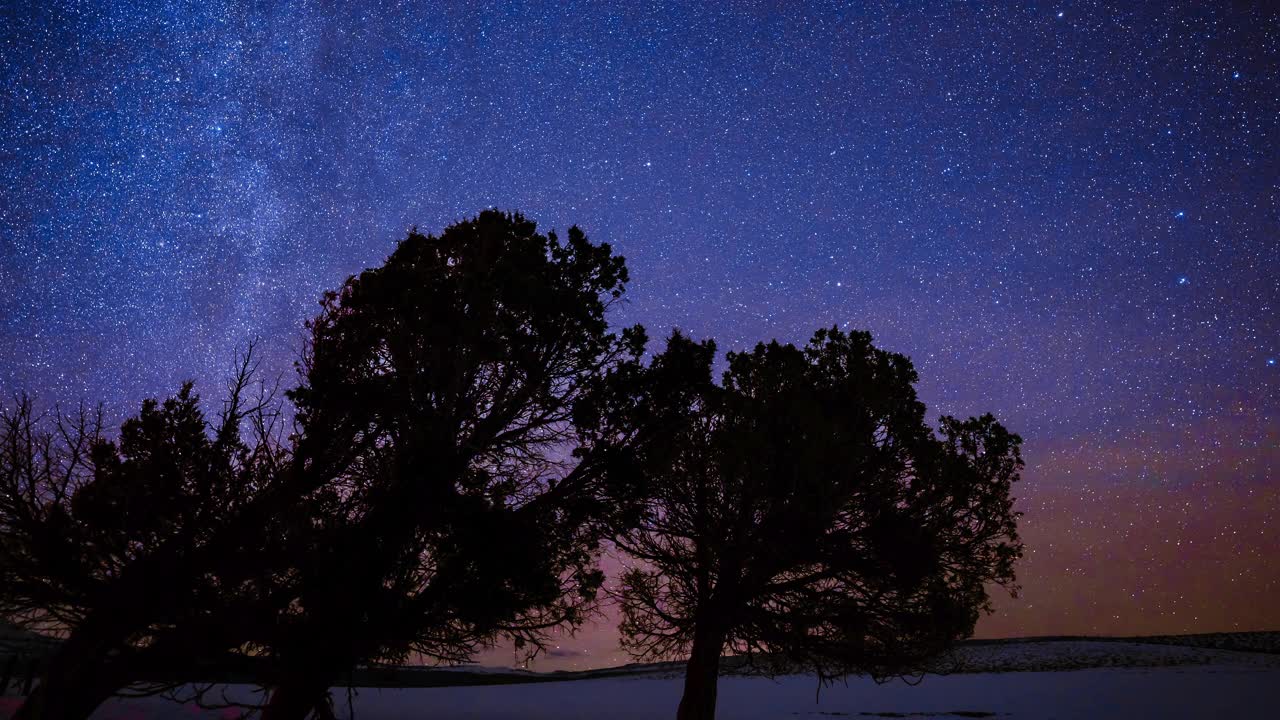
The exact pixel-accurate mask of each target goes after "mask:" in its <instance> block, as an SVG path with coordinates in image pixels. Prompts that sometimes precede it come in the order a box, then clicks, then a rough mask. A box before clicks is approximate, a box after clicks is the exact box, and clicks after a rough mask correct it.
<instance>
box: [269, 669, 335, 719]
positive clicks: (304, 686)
mask: <svg viewBox="0 0 1280 720" xmlns="http://www.w3.org/2000/svg"><path fill="white" fill-rule="evenodd" d="M334 682H336V680H335V677H334V676H333V675H332V674H331V673H329V672H326V671H324V670H314V671H309V672H302V673H298V674H290V675H288V676H286V677H285V678H282V679H281V681H280V683H279V684H278V685H276V686H275V687H274V688H273V689H272V690H271V698H270V699H269V700H267V704H266V706H265V707H263V708H262V720H304V718H306V717H307V716H308V715H310V714H311V712H312V711H313V710H317V709H320V708H323V710H321V712H320V716H321V717H324V716H325V712H326V711H327V710H328V707H329V688H330V687H333V683H334Z"/></svg>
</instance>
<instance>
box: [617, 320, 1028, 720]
mask: <svg viewBox="0 0 1280 720" xmlns="http://www.w3.org/2000/svg"><path fill="white" fill-rule="evenodd" d="M714 355H715V346H714V344H713V343H710V342H705V343H701V344H699V343H694V342H693V341H691V340H689V339H688V338H686V337H684V336H682V335H680V334H679V333H677V334H675V335H673V336H672V337H671V339H670V340H669V342H668V344H667V348H666V350H665V352H663V353H661V354H660V355H658V356H657V357H656V358H654V360H653V362H652V363H651V365H650V367H649V368H648V370H647V372H644V373H640V374H637V375H636V376H634V377H632V378H631V380H630V383H629V387H630V390H629V395H628V394H627V392H620V394H619V396H618V398H615V399H614V400H613V402H612V405H611V408H612V410H611V411H612V412H614V413H623V414H624V415H625V414H630V415H632V416H633V417H635V418H636V419H635V420H634V422H646V423H648V422H653V421H654V420H655V419H657V420H660V421H661V422H662V423H663V424H665V425H666V426H667V427H668V429H669V432H670V435H669V437H668V438H667V439H666V441H664V442H662V443H651V444H643V445H640V446H637V451H636V453H635V461H636V463H637V469H638V470H639V471H640V472H641V473H642V474H643V476H644V477H645V479H646V483H645V485H646V486H647V488H648V492H649V495H650V504H649V507H648V510H647V512H646V513H645V515H644V517H643V519H642V520H641V521H640V522H639V523H636V524H634V525H633V526H631V527H629V528H626V529H625V530H624V531H623V532H622V533H620V535H619V537H618V540H617V542H618V545H619V547H620V548H621V549H623V550H624V551H625V552H626V553H628V554H630V555H631V556H632V557H634V558H635V559H636V560H637V564H636V565H635V566H634V567H633V568H632V569H631V570H629V571H628V572H627V573H626V575H625V577H624V578H623V583H622V587H621V592H620V597H621V601H622V612H623V621H622V632H623V635H624V644H625V645H626V646H627V647H628V649H629V650H630V651H631V652H632V653H634V654H635V655H637V656H641V657H665V656H675V655H681V654H685V653H688V656H689V660H688V668H687V673H686V677H685V686H684V694H683V697H682V698H681V701H680V706H679V711H678V717H679V718H680V719H681V720H707V719H710V718H712V717H714V714H715V703H716V678H717V674H718V670H719V664H720V657H721V653H722V652H724V651H726V650H727V651H731V652H734V653H737V654H740V655H744V656H746V657H745V660H746V662H747V663H748V666H749V667H751V668H753V669H755V670H757V671H760V672H764V673H774V672H779V671H782V670H784V669H787V670H793V669H798V668H806V669H809V670H812V671H814V672H816V673H817V674H818V676H819V677H820V678H821V679H822V680H823V681H827V680H830V679H832V678H836V677H841V676H844V675H847V674H851V673H868V674H871V675H872V676H875V677H877V678H881V677H888V676H895V675H900V674H905V673H909V672H913V671H917V670H919V669H920V668H921V666H922V663H923V662H924V661H925V660H926V659H928V658H930V657H932V656H934V655H936V654H937V653H939V652H941V651H942V650H944V649H945V648H946V647H947V646H948V645H949V644H950V643H952V642H953V641H955V640H956V639H958V638H963V637H965V636H967V635H969V634H970V633H971V632H972V630H973V627H974V623H975V622H976V620H977V618H978V616H979V613H980V612H981V611H983V610H984V609H988V610H989V601H988V596H987V591H986V586H987V584H989V583H995V584H1000V585H1005V586H1007V587H1009V588H1012V587H1013V585H1012V583H1013V580H1014V568H1013V565H1014V561H1015V560H1016V559H1017V558H1018V557H1019V556H1020V554H1021V549H1022V546H1021V543H1020V541H1019V539H1018V536H1017V532H1016V527H1015V521H1016V515H1017V513H1015V512H1014V511H1013V509H1012V498H1011V497H1010V485H1011V483H1013V482H1014V481H1015V480H1017V478H1018V473H1019V469H1020V468H1021V466H1022V462H1021V459H1020V455H1019V445H1020V442H1021V440H1020V439H1019V438H1018V436H1016V435H1013V434H1011V433H1009V432H1008V431H1006V430H1005V429H1004V428H1003V427H1002V426H1001V425H1000V424H999V423H997V422H996V421H995V420H994V419H993V418H992V417H991V416H989V415H986V416H983V417H980V418H975V419H970V420H967V421H960V420H956V419H953V418H949V417H944V418H943V419H942V422H941V427H940V428H939V430H938V432H936V433H935V432H933V431H932V430H930V428H929V427H928V426H927V425H926V423H925V419H924V415H925V408H924V406H923V405H922V404H921V403H920V402H919V401H918V400H917V398H916V394H915V390H914V387H913V384H914V383H915V381H916V372H915V370H914V369H913V368H912V365H911V363H910V361H909V360H908V359H907V358H906V357H904V356H902V355H897V354H893V353H889V352H885V351H883V350H879V349H877V348H875V347H874V346H873V345H872V343H871V338H870V336H869V335H868V334H866V333H860V332H854V333H848V334H846V333H843V332H840V331H839V330H836V329H832V330H824V331H820V332H818V333H817V334H816V335H815V336H814V338H813V340H812V342H810V344H809V345H808V346H807V347H805V348H804V349H798V348H796V347H794V346H792V345H782V344H778V343H777V342H773V343H770V344H767V345H765V344H761V345H758V346H757V347H756V348H755V349H754V350H752V351H751V352H743V353H730V354H729V355H728V369H727V371H726V372H725V373H724V376H723V380H722V382H721V383H720V384H716V383H714V382H713V381H712V364H713V361H714ZM628 397H629V398H630V399H629V400H628V399H627V398H628ZM626 422H633V421H624V423H623V424H626Z"/></svg>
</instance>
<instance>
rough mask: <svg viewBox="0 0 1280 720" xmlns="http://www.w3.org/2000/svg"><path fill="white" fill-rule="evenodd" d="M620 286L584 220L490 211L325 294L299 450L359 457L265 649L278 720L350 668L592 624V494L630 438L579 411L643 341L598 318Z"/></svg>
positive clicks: (305, 460)
mask: <svg viewBox="0 0 1280 720" xmlns="http://www.w3.org/2000/svg"><path fill="white" fill-rule="evenodd" d="M626 280H627V272H626V267H625V265H624V264H623V261H622V258H620V257H618V256H616V255H614V254H613V253H612V252H611V250H610V248H609V246H608V245H594V244H592V243H590V242H589V241H588V240H587V238H586V237H585V236H584V235H583V233H582V232H581V231H579V230H578V229H577V228H571V229H570V230H569V232H568V235H567V238H566V239H565V240H561V239H560V238H559V237H557V236H556V235H555V234H554V233H552V234H549V235H542V234H539V233H538V232H537V231H536V227H535V225H534V223H532V222H530V221H528V220H525V219H524V218H523V217H521V216H519V215H509V214H503V213H499V212H495V211H488V212H483V213H481V214H480V215H479V216H478V217H476V218H475V219H473V220H468V221H465V222H461V223H458V224H455V225H453V226H451V227H449V228H447V229H446V230H445V231H444V232H443V233H442V234H441V235H440V236H439V237H435V236H427V235H422V234H419V233H417V232H413V233H410V235H409V236H408V238H406V239H405V240H404V241H403V242H401V243H400V245H399V247H397V248H396V250H395V252H394V253H392V255H391V256H390V257H389V258H388V259H387V261H386V262H385V263H384V264H383V265H382V266H381V267H378V268H375V269H371V270H367V271H365V272H363V273H361V274H360V275H358V276H355V277H352V278H350V279H349V280H348V281H347V282H346V284H345V285H344V286H343V287H342V288H341V290H339V291H337V292H334V293H330V294H328V295H327V296H326V297H325V299H324V301H323V304H322V305H323V309H322V312H321V313H320V315H319V316H318V317H317V318H316V319H315V320H314V321H313V322H311V323H310V329H311V341H310V347H309V349H308V353H307V355H306V359H305V361H304V363H303V368H302V369H303V373H304V379H303V384H302V386H301V387H299V388H298V389H297V390H296V391H294V392H292V393H291V397H292V398H293V399H294V401H295V403H296V405H297V408H298V420H299V423H300V434H299V442H298V444H297V446H296V449H295V457H296V458H297V460H298V461H299V462H300V463H302V464H303V466H304V467H305V469H304V471H307V472H311V471H313V470H312V469H311V468H312V466H313V465H316V464H318V463H319V462H320V460H316V459H313V458H325V457H327V454H328V452H329V449H330V448H333V447H343V448H353V449H354V452H353V453H352V460H351V461H350V462H347V463H345V464H344V465H343V467H341V468H338V469H337V470H338V471H337V472H336V473H332V474H333V478H334V482H333V485H332V488H333V492H332V494H331V497H330V507H329V509H328V511H327V512H326V513H324V514H323V517H325V518H326V520H325V521H324V522H323V523H322V524H321V525H320V526H318V527H317V532H316V542H315V545H314V549H313V551H312V552H311V554H310V555H309V556H308V557H307V558H306V560H305V562H304V563H303V564H302V565H301V567H300V568H299V572H300V576H301V590H300V593H299V597H298V602H297V604H296V613H294V614H290V615H287V616H285V617H284V618H283V619H282V622H281V623H280V628H279V632H278V633H277V634H276V635H275V636H274V637H273V638H272V639H271V641H270V643H269V648H270V650H271V652H272V653H273V654H274V656H275V657H276V658H278V659H279V661H280V663H281V665H282V667H283V668H284V671H283V672H282V673H281V674H280V676H279V677H276V678H273V679H272V681H271V682H270V684H271V685H273V687H274V690H273V693H272V696H271V699H270V701H269V702H268V704H267V706H266V708H265V711H264V713H265V717H266V718H267V719H268V720H278V719H279V718H299V717H302V716H303V715H305V714H306V713H307V712H308V711H309V710H310V709H311V708H312V707H314V706H316V705H317V703H319V702H322V698H323V697H324V696H325V695H326V693H327V691H328V688H329V687H330V686H331V685H333V684H336V683H338V682H339V681H340V680H341V679H342V678H344V677H345V676H346V673H347V672H348V671H350V670H351V669H352V668H353V667H354V666H355V665H356V664H357V663H362V662H369V661H385V660H397V659H401V658H403V657H405V656H406V655H407V654H409V653H412V652H417V653H421V654H422V655H425V656H427V657H429V658H436V659H445V660H459V659H465V658H467V657H469V656H470V654H471V653H472V652H473V651H474V649H475V648H477V647H478V646H479V645H480V644H481V643H484V642H488V641H489V640H491V639H492V638H494V637H495V636H498V635H508V636H512V637H514V638H516V641H517V643H518V644H519V643H526V642H530V641H531V642H532V643H533V645H532V646H530V647H535V648H536V646H537V643H538V642H539V641H540V640H541V639H542V638H543V636H544V633H545V632H546V631H547V630H549V629H551V628H554V627H559V626H563V625H568V626H574V625H576V624H577V623H578V622H580V621H581V620H582V618H583V613H584V612H585V611H586V610H588V609H589V608H590V606H591V604H592V603H593V601H594V597H595V594H596V590H597V588H598V587H599V585H600V582H601V574H600V572H599V571H598V570H597V569H596V568H595V565H594V553H595V549H596V546H597V542H598V539H599V537H600V536H601V532H602V530H601V529H602V527H603V526H604V525H605V524H606V523H607V522H614V521H616V518H615V517H614V516H615V514H616V512H617V511H618V510H619V509H625V507H626V506H627V504H626V503H625V502H623V503H612V502H604V498H606V497H617V496H618V495H619V492H617V491H610V492H608V493H605V492H604V488H603V487H602V482H603V481H604V480H605V479H607V478H615V479H616V478H618V477H621V476H622V475H624V474H625V471H624V470H623V469H622V467H623V465H624V463H620V462H619V456H620V455H621V454H622V453H623V452H625V447H622V444H620V443H619V442H618V440H619V439H620V435H619V434H616V433H615V434H613V435H611V436H610V437H609V438H608V440H609V442H597V438H596V434H597V433H598V432H599V430H598V429H597V428H596V427H594V426H593V425H591V424H590V423H584V422H575V408H576V407H577V406H578V405H579V404H581V403H583V402H584V401H585V399H586V398H587V397H588V396H589V395H590V393H591V392H592V389H593V388H596V387H598V386H599V385H600V381H601V379H602V378H603V377H604V376H605V375H606V374H607V373H609V372H610V370H611V369H612V368H613V367H615V366H616V365H618V364H619V363H622V362H634V359H635V358H636V356H638V354H639V352H640V350H641V348H642V346H643V334H642V333H641V332H640V331H639V330H636V331H629V332H627V333H624V334H623V336H615V335H613V334H611V333H610V332H609V329H608V326H607V323H606V319H605V314H606V310H607V309H608V308H609V306H610V305H612V304H613V303H614V302H615V301H616V300H617V299H618V298H619V297H620V296H621V294H622V292H623V288H624V284H625V282H626ZM583 417H586V415H583ZM611 467H612V468H613V470H612V471H611V472H606V470H607V469H609V468H611ZM314 472H319V473H320V474H322V475H328V474H331V470H330V469H329V468H324V467H321V468H319V469H318V470H314ZM622 494H625V493H622Z"/></svg>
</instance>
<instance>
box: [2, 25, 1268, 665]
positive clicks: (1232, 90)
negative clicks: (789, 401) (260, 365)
mask: <svg viewBox="0 0 1280 720" xmlns="http://www.w3.org/2000/svg"><path fill="white" fill-rule="evenodd" d="M1265 5H1266V4H1265V3H1257V4H1256V5H1255V6H1254V7H1252V8H1249V7H1248V6H1247V4H1243V3H1236V4H1225V3H1223V4H1219V3H1190V2H1187V3H1116V4H1114V5H1108V4H1103V3H1093V2H1063V3H1033V4H1016V5H1015V4H1012V3H965V4H952V3H929V4H927V5H926V4H922V3H914V2H903V3H873V4H870V5H869V6H867V7H859V8H850V7H845V4H844V3H826V2H813V3H799V2H796V3H777V4H775V3H766V2H757V3H750V2H742V3H739V2H734V3H665V4H644V6H643V7H642V6H641V3H635V2H616V3H609V2H603V3H600V2H592V3H572V2H570V3H545V4H538V3H509V4H495V5H487V6H483V7H481V6H479V5H463V4H459V5H457V6H455V5H454V4H452V3H448V4H445V5H444V6H443V7H437V6H436V5H435V4H434V3H430V4H428V3H422V4H417V3H402V4H396V3H387V4H386V5H385V6H383V7H381V8H380V9H378V10H373V9H370V8H369V7H366V4H364V3H359V4H351V5H349V6H336V7H335V6H330V5H329V4H327V3H315V2H279V3H263V2H254V3H249V2H216V1H215V2H201V3H196V2H192V3H181V2H169V3H148V2H141V1H138V2H124V3H110V2H105V3H64V2H19V3H17V4H16V5H10V6H8V7H7V8H6V9H4V10H2V11H0V85H2V86H3V94H2V98H3V99H0V391H3V392H4V393H5V394H6V395H11V394H12V393H15V392H18V391H20V390H24V389H25V390H28V391H30V392H32V393H34V394H36V395H37V396H38V397H40V398H41V399H43V400H45V401H48V402H53V401H62V402H75V401H77V400H79V399H82V398H83V399H86V400H89V401H98V400H102V401H105V402H106V404H107V408H108V410H109V411H110V412H111V413H113V415H114V416H115V417H123V415H124V413H126V412H128V411H130V410H131V409H132V408H134V407H135V406H136V404H137V403H138V402H139V401H140V399H141V398H143V397H146V396H149V395H158V394H164V393H167V392H171V391H173V390H174V389H175V388H176V387H177V384H178V383H179V382H181V381H182V380H183V379H186V378H194V379H195V380H197V382H198V383H199V385H198V386H199V387H200V388H203V390H204V392H205V394H206V395H208V396H210V397H213V396H216V394H217V392H218V389H219V384H218V380H219V378H221V377H222V376H223V374H224V373H225V371H226V370H227V368H228V366H229V364H230V361H231V357H232V354H233V352H234V351H235V348H236V347H237V346H238V345H242V344H243V343H244V342H246V341H247V340H249V339H250V338H253V337H258V336H260V337H262V338H264V339H265V345H266V348H267V350H268V354H269V359H270V363H271V367H272V368H273V370H274V371H277V372H284V373H287V372H289V368H290V363H291V362H292V360H293V358H294V357H296V355H297V353H298V351H299V348H300V347H301V341H302V333H301V325H302V322H303V320H304V319H306V318H307V317H308V316H310V315H311V314H313V313H314V311H315V310H316V305H315V303H316V300H317V299H318V298H319V295H320V293H321V292H322V291H323V290H324V289H326V288H330V287H334V286H336V285H337V284H339V283H340V282H341V281H342V279H343V278H344V277H345V276H346V275H348V274H350V273H353V272H356V271H358V270H360V269H362V268H364V267H368V266H372V265H376V264H378V263H379V262H381V260H382V259H383V258H384V257H385V256H386V255H387V254H388V252H389V251H390V250H391V248H392V247H393V245H394V243H395V241H396V240H398V239H399V238H401V237H402V236H403V235H404V233H405V232H406V230H407V229H408V228H409V227H411V226H414V225H417V226H418V227H420V228H422V229H423V230H427V231H439V230H440V229H442V228H443V227H444V226H445V225H447V224H449V223H451V222H453V221H456V220H459V219H462V218H464V217H467V216H470V215H473V214H475V213H476V212H477V211H478V210H480V209H481V208H484V207H489V206H497V207H500V208H503V209H518V210H521V211H523V212H524V213H526V214H527V215H528V216H529V217H531V218H533V219H535V220H537V221H539V223H540V225H541V226H542V227H543V228H544V229H549V228H560V229H564V228H566V227H567V226H568V225H571V224H578V225H580V226H581V227H583V228H584V229H585V230H586V232H587V234H588V235H589V236H590V237H591V238H592V239H593V240H596V241H607V242H610V243H612V244H613V245H614V246H615V247H616V248H617V249H618V250H619V251H620V252H621V253H622V254H624V255H625V256H626V257H627V258H628V262H629V265H630V267H631V271H632V276H633V279H634V282H633V283H632V285H631V288H630V291H629V292H628V297H629V302H628V304H627V305H626V307H625V308H623V310H622V311H621V312H620V313H619V315H618V316H617V318H616V320H617V322H619V323H631V322H641V323H644V324H645V325H646V326H648V327H649V329H650V332H651V335H653V336H656V337H661V336H663V335H665V334H666V333H667V332H668V330H669V328H671V327H673V326H678V327H681V328H683V329H685V330H687V331H689V332H691V333H692V334H693V335H694V336H695V337H708V336H710V337H715V338H716V339H717V340H718V341H719V343H720V345H721V347H723V348H741V347H744V346H746V345H748V344H753V343H754V342H755V341H757V340H760V339H768V338H773V337H777V338H779V339H782V340H787V341H794V342H800V341H803V340H805V339H807V337H808V336H809V335H810V334H811V333H812V331H813V330H814V329H816V328H817V327H819V326H823V325H827V326H829V325H832V324H839V325H842V326H846V327H850V328H866V329H869V330H871V331H872V332H873V334H874V335H875V337H876V339H877V342H878V344H880V345H881V346H883V347H886V348H888V349H892V350H896V351H899V352H903V353H905V354H908V355H910V356H911V357H912V358H913V359H914V361H915V363H916V366H917V369H918V370H919V372H920V375H921V384H920V390H921V394H922V396H923V399H924V400H925V401H926V402H927V403H928V405H929V408H930V413H931V415H933V416H936V415H938V414H941V413H954V414H963V415H970V414H977V413H980V412H984V411H988V410H989V411H992V412H994V413H995V414H996V415H997V416H998V417H999V418H1000V419H1001V420H1002V421H1003V422H1005V424H1007V425H1008V426H1009V427H1010V428H1011V429H1013V430H1015V431H1017V432H1019V433H1020V434H1022V435H1023V437H1024V438H1025V441H1026V446H1025V450H1026V457H1027V469H1026V472H1025V474H1024V481H1023V483H1022V484H1021V485H1020V486H1019V487H1017V488H1016V490H1017V494H1018V495H1019V497H1020V500H1019V507H1020V508H1021V509H1022V510H1023V511H1024V512H1025V516H1024V518H1023V522H1022V525H1021V529H1022V533H1023V536H1024V539H1025V540H1026V542H1027V546H1028V554H1027V557H1026V558H1025V559H1024V561H1023V563H1022V565H1021V566H1020V571H1019V580H1020V583H1021V584H1022V586H1023V592H1022V593H1021V596H1020V598H1019V599H1017V600H1001V601H999V602H998V610H999V611H998V612H997V614H996V615H994V616H992V617H990V618H987V619H984V620H983V621H982V622H981V623H980V624H979V633H980V634H985V635H1032V634H1073V633H1109V634H1138V633H1157V632H1158V633H1166V632H1194V631H1223V630H1249V629H1276V628H1278V627H1280V609H1278V608H1280V606H1278V605H1276V604H1275V603H1274V602H1272V600H1273V599H1274V597H1275V595H1276V593H1277V591H1280V562H1277V560H1276V558H1277V556H1278V551H1280V367H1277V358H1280V272H1278V271H1277V268H1278V267H1280V14H1277V11H1275V10H1272V9H1267V8H1266V7H1265ZM565 648H566V649H565V650H563V651H562V652H561V653H559V654H558V656H557V657H553V658H551V659H550V663H551V664H550V665H548V667H556V666H566V667H567V666H582V665H601V664H608V663H611V662H614V661H617V660H620V659H621V656H620V655H618V653H617V651H616V650H615V649H614V648H613V635H612V634H611V630H610V626H609V623H608V622H607V621H606V622H604V623H603V624H602V625H601V627H599V628H596V629H592V630H588V631H586V632H584V634H582V635H580V636H579V638H577V639H575V640H574V641H572V642H571V643H570V642H569V641H566V644H565ZM570 648H571V649H570ZM584 652H585V653H589V654H586V655H584V654H582V653H584Z"/></svg>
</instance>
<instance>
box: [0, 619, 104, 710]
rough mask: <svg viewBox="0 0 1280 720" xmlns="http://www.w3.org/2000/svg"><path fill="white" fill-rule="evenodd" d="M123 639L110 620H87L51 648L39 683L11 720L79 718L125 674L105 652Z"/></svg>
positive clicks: (99, 702)
mask: <svg viewBox="0 0 1280 720" xmlns="http://www.w3.org/2000/svg"><path fill="white" fill-rule="evenodd" d="M122 640H123V637H122V634H121V633H120V629H119V628H118V627H117V626H115V625H113V624H112V623H110V622H103V621H100V620H94V619H90V620H87V621H86V622H85V623H84V624H83V625H81V627H80V628H78V629H77V630H76V631H75V632H73V633H72V634H71V636H70V637H68V638H67V639H66V641H65V642H63V643H62V644H61V645H59V646H58V648H57V649H56V650H55V651H54V653H53V657H51V658H50V660H49V663H48V665H47V666H46V667H45V670H44V674H43V675H41V676H40V684H39V685H37V686H36V688H35V689H34V690H32V691H31V693H30V694H29V695H28V696H27V699H26V700H25V701H24V702H23V703H22V707H20V708H18V711H17V712H16V713H14V715H13V719H12V720H83V718H87V717H89V715H91V714H93V711H94V710H95V709H96V708H97V707H98V706H99V705H101V704H102V703H103V702H104V701H106V700H107V699H108V698H110V697H111V696H112V695H113V694H115V691H116V690H118V689H119V688H120V687H121V685H122V684H124V683H123V682H121V680H122V679H124V677H125V675H126V674H127V673H124V672H123V670H122V668H121V667H120V664H119V663H118V662H114V663H113V662H111V661H110V660H109V659H108V658H109V652H110V651H111V649H112V648H114V647H117V646H118V645H119V643H120V642H121V641H122Z"/></svg>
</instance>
